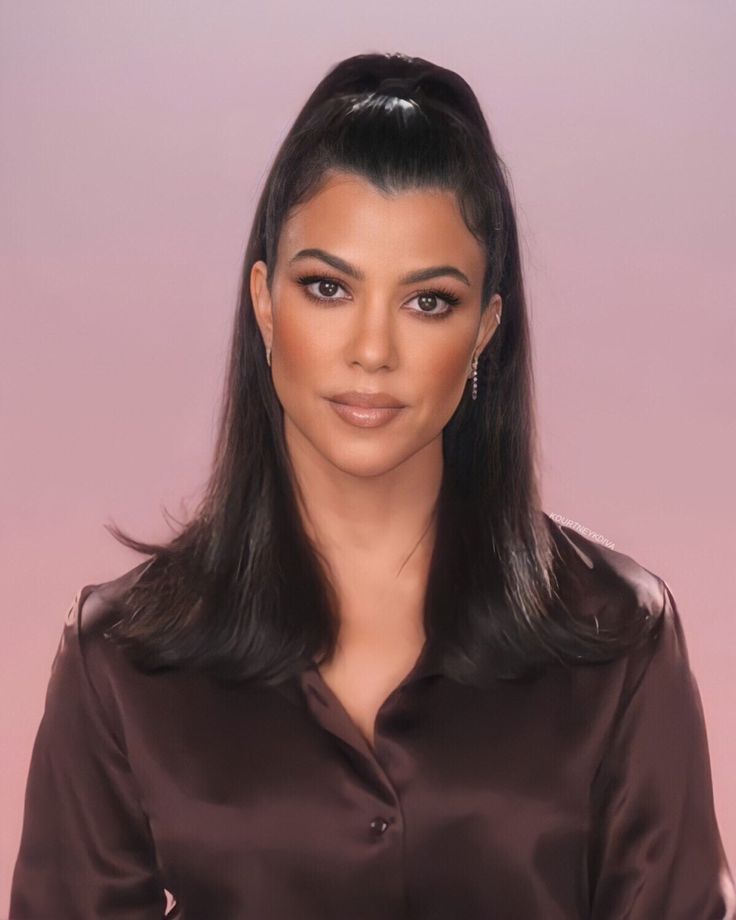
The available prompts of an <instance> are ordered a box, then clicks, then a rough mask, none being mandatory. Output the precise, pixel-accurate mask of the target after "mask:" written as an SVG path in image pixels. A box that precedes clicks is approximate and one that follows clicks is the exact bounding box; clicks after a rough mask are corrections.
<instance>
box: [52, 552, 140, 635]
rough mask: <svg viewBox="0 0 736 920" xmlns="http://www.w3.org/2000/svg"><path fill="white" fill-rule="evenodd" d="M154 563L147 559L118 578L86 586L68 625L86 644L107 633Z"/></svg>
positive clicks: (76, 599) (70, 612)
mask: <svg viewBox="0 0 736 920" xmlns="http://www.w3.org/2000/svg"><path fill="white" fill-rule="evenodd" d="M151 562H152V560H151V559H146V560H145V561H144V562H141V563H139V564H138V565H136V566H134V567H133V568H131V569H128V570H126V571H125V572H123V573H122V574H121V575H119V576H118V577H117V578H113V579H110V580H109V581H103V582H98V583H95V584H85V585H82V586H81V587H80V588H79V589H78V591H77V593H76V595H75V596H74V599H73V601H72V603H71V605H70V608H69V610H68V612H67V617H66V625H67V626H68V627H71V628H72V629H74V631H75V632H76V633H77V636H78V639H79V641H80V643H82V644H86V643H88V642H91V641H93V640H94V639H96V638H99V637H101V636H104V633H105V631H106V630H107V629H109V628H110V626H112V625H113V623H115V622H116V621H117V620H119V619H120V617H121V616H122V615H123V614H124V611H125V598H126V595H127V592H128V591H129V590H130V589H131V588H132V587H133V585H134V584H135V583H136V582H137V581H138V580H139V579H140V577H141V576H142V575H143V573H144V572H145V570H146V569H147V568H148V567H149V566H150V565H151Z"/></svg>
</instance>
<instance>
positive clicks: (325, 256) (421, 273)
mask: <svg viewBox="0 0 736 920" xmlns="http://www.w3.org/2000/svg"><path fill="white" fill-rule="evenodd" d="M309 258H313V259H320V260H321V261H322V262H326V263H327V264H328V265H331V266H332V267H333V268H336V269H337V270H338V271H340V272H344V273H345V274H346V275H350V277H351V278H355V279H356V281H364V280H365V273H364V272H362V271H361V270H360V269H359V268H356V267H355V266H354V265H351V264H350V263H349V262H346V261H345V260H344V259H341V258H340V257H339V256H336V255H333V254H332V253H331V252H326V251H325V250H324V249H300V250H299V252H297V253H296V255H294V256H292V257H291V258H290V259H289V265H292V264H293V263H294V262H297V261H299V260H300V259H309ZM441 275H448V276H449V277H451V278H457V280H458V281H462V282H463V284H467V285H468V287H470V281H469V280H468V276H467V275H466V274H465V273H464V272H461V271H460V269H459V268H455V266H454V265H433V266H431V267H430V268H420V269H419V270H418V271H414V272H409V273H408V274H407V275H404V276H403V277H401V278H399V283H400V284H414V283H416V282H417V281H428V280H429V279H430V278H438V277H439V276H441Z"/></svg>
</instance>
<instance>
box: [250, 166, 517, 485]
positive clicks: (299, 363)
mask: <svg viewBox="0 0 736 920" xmlns="http://www.w3.org/2000/svg"><path fill="white" fill-rule="evenodd" d="M305 250H312V252H311V253H310V254H307V253H305V252H304V251H305ZM317 250H319V252H316V251H317ZM433 268H436V269H438V270H437V273H436V274H435V273H434V272H431V274H432V277H427V276H425V277H424V278H423V279H421V280H418V281H417V280H411V281H410V280H407V279H406V278H405V277H404V276H405V275H411V274H415V273H418V272H421V271H424V270H427V269H433ZM484 269H485V257H484V252H483V249H482V247H481V246H480V244H479V243H478V241H477V240H476V239H475V238H474V237H473V236H472V234H471V233H470V231H469V230H468V229H467V227H466V226H465V223H464V222H463V219H462V217H461V215H460V212H459V210H458V206H457V203H456V200H455V197H454V195H452V194H451V193H449V192H446V191H431V192H430V191H426V190H422V191H408V192H402V193H400V194H398V195H395V196H393V197H387V196H384V195H383V194H382V193H381V192H380V191H379V190H378V189H376V188H375V187H374V186H373V185H371V184H370V183H369V182H367V181H366V180H364V179H361V178H358V177H355V176H350V175H347V174H344V173H340V174H333V175H332V177H331V178H330V179H329V180H328V181H327V182H326V183H325V184H324V185H323V186H322V188H321V190H320V191H319V193H318V194H316V195H314V196H313V197H312V198H311V199H310V200H309V201H308V202H307V203H305V204H303V205H301V206H300V207H298V208H296V209H294V210H293V211H292V212H291V214H290V215H289V218H288V220H287V222H286V223H285V224H284V227H283V231H282V233H281V237H280V240H279V244H278V253H277V259H276V271H275V274H274V278H273V284H272V290H271V293H270V294H269V291H268V288H267V287H266V263H265V262H263V261H258V262H256V263H255V264H254V265H253V267H252V271H251V275H250V285H251V295H252V299H253V306H254V310H255V314H256V319H257V322H258V325H259V328H260V330H261V334H262V336H263V339H264V342H265V345H266V346H269V347H270V348H271V349H272V352H271V373H272V378H273V383H274V387H275V390H276V393H277V396H278V398H279V400H280V402H281V405H282V407H283V410H284V434H285V438H286V441H287V445H289V446H290V450H293V448H294V447H297V446H298V448H299V449H300V450H302V449H307V450H314V451H316V452H317V453H318V454H320V455H321V456H322V457H324V458H325V459H326V460H327V461H328V462H329V463H331V464H332V465H333V466H335V467H337V468H339V469H340V470H342V471H344V472H346V473H350V474H353V475H356V476H376V475H380V474H381V473H383V472H388V471H389V470H392V469H394V468H395V467H397V466H398V465H399V464H401V463H402V462H404V461H406V460H408V459H409V458H410V457H413V456H414V455H415V454H417V452H419V451H422V450H425V449H436V448H437V446H438V444H439V446H440V447H441V440H440V441H439V442H438V439H441V437H442V429H443V428H444V426H445V425H446V424H447V422H448V421H449V420H450V418H451V417H452V415H453V413H454V412H455V409H456V408H457V406H458V403H459V401H460V399H461V397H462V395H463V390H464V388H465V386H466V383H467V380H468V378H469V377H470V376H472V368H471V362H472V360H473V357H474V356H475V355H479V354H480V352H481V351H482V350H483V348H484V347H485V346H486V344H487V343H488V341H489V340H490V338H491V336H492V335H493V333H494V331H495V329H496V326H497V313H499V312H500V308H501V298H500V297H499V295H497V294H496V295H494V297H493V298H492V301H491V303H490V305H489V307H488V309H487V310H486V311H485V312H484V313H483V315H482V316H481V304H480V294H481V284H482V280H483V272H484ZM428 274H429V273H428ZM438 289H441V290H442V293H439V292H438ZM433 292H437V293H433ZM315 298H322V299H321V300H317V299H315ZM444 298H447V299H444ZM455 298H456V299H457V303H456V304H454V305H452V304H451V303H450V302H448V300H449V301H451V300H453V299H455ZM350 390H357V391H362V392H370V393H376V392H381V393H388V394H390V395H392V396H393V397H394V398H395V399H397V400H399V402H400V403H401V404H402V405H403V408H401V409H400V410H399V411H398V412H396V413H394V414H393V417H392V418H391V419H390V420H389V421H388V422H386V423H384V424H381V425H379V426H377V427H361V426H359V425H356V424H352V423H351V422H349V421H347V420H346V419H345V418H344V417H343V416H342V415H340V414H338V412H337V411H336V410H335V408H334V406H333V405H332V402H331V401H332V400H333V399H334V397H335V396H336V395H339V394H341V393H344V392H345V391H350Z"/></svg>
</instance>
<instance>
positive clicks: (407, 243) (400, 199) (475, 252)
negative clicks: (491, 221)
mask: <svg viewBox="0 0 736 920" xmlns="http://www.w3.org/2000/svg"><path fill="white" fill-rule="evenodd" d="M307 247H321V248H324V249H329V250H330V251H332V252H336V253H339V254H340V255H341V256H343V257H344V258H346V259H348V260H350V261H355V262H358V263H362V262H371V261H373V260H374V259H375V261H376V262H379V263H391V264H395V263H397V262H399V261H400V262H401V264H402V265H404V264H405V263H406V262H411V263H412V266H411V267H414V268H415V267H417V266H416V265H414V264H413V263H415V262H416V261H417V260H421V261H425V260H432V259H437V258H439V259H442V260H446V259H449V258H451V257H452V258H454V259H456V260H461V261H464V263H465V266H466V268H467V269H468V270H469V271H474V270H478V269H479V267H480V266H482V263H483V250H482V247H481V245H480V243H479V242H478V240H476V238H475V237H474V236H473V235H472V233H471V232H470V230H469V229H468V228H467V226H466V224H465V221H464V220H463V218H462V214H461V213H460V208H459V205H458V202H457V198H456V196H455V194H454V193H453V192H451V191H448V190H447V189H410V190H406V191H401V192H396V193H392V194H386V193H385V192H383V191H381V190H380V189H378V188H376V186H374V185H373V184H372V183H370V182H368V181H367V180H366V179H363V178H362V177H360V176H352V175H347V174H337V175H333V176H331V177H330V178H329V179H327V180H326V181H325V182H324V184H323V185H322V186H321V187H320V189H319V190H318V191H317V193H316V194H314V195H313V196H312V197H311V198H310V199H309V200H308V201H306V202H303V203H301V204H300V205H298V206H297V207H295V208H294V209H292V211H291V212H290V213H289V215H288V218H287V220H286V221H285V223H284V226H283V229H282V232H281V238H280V240H279V249H280V252H281V253H282V254H283V255H284V256H286V258H287V259H288V258H289V255H290V254H293V253H294V252H296V251H297V250H299V249H302V248H307Z"/></svg>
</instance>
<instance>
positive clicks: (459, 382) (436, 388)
mask: <svg viewBox="0 0 736 920" xmlns="http://www.w3.org/2000/svg"><path fill="white" fill-rule="evenodd" d="M469 348H470V345H469V344H468V343H466V341H465V339H464V338H461V339H459V340H457V341H451V340H450V341H448V339H445V340H444V341H443V343H442V347H441V348H436V349H432V350H431V351H428V352H427V353H425V354H424V355H422V357H421V360H418V361H417V367H418V369H417V371H416V374H417V377H418V378H419V377H420V378H421V385H420V380H419V379H417V380H416V386H415V387H414V389H415V391H416V392H417V393H419V394H421V396H422V398H423V400H424V401H425V403H426V406H427V408H428V409H431V410H432V411H433V412H435V413H437V415H438V416H442V424H443V426H444V423H445V422H447V421H448V420H449V418H450V416H451V415H452V414H453V412H454V411H455V409H456V408H457V405H458V403H459V401H460V399H461V397H462V395H463V388H464V387H465V384H466V382H467V379H466V375H467V373H468V371H469V358H468V351H469ZM438 421H439V419H438Z"/></svg>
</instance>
